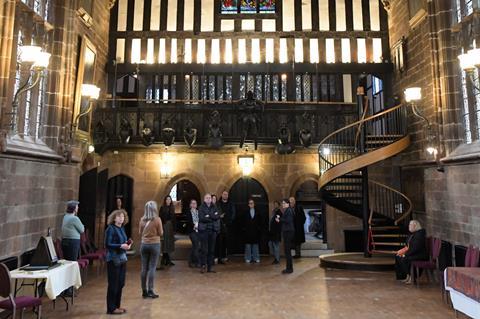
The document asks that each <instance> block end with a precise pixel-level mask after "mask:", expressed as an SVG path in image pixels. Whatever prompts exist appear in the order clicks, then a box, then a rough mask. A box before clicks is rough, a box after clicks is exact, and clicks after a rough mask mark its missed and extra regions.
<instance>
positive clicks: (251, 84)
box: [247, 74, 255, 92]
mask: <svg viewBox="0 0 480 319" xmlns="http://www.w3.org/2000/svg"><path fill="white" fill-rule="evenodd" d="M254 90H255V79H254V77H253V75H250V74H249V75H248V77H247V92H248V91H252V92H255V91H254Z"/></svg>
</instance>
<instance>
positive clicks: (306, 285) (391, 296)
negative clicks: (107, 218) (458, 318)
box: [28, 258, 455, 319]
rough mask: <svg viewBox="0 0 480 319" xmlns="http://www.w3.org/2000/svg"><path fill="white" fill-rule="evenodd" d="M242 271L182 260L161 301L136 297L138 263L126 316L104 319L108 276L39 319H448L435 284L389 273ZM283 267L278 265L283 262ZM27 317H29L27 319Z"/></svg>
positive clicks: (163, 280)
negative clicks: (204, 270) (206, 270)
mask: <svg viewBox="0 0 480 319" xmlns="http://www.w3.org/2000/svg"><path fill="white" fill-rule="evenodd" d="M270 262H271V259H270V258H263V259H262V263H261V264H254V265H247V264H244V263H243V262H242V259H240V258H238V259H236V260H234V261H232V262H231V263H230V264H229V265H227V266H222V265H221V266H218V267H217V268H216V270H218V273H216V274H203V275H202V274H200V273H199V272H198V271H197V270H196V269H190V268H188V267H187V265H186V262H185V261H178V262H177V265H176V266H174V267H172V268H170V269H169V270H166V271H158V272H157V278H156V284H155V288H156V291H157V293H159V294H160V298H159V299H156V300H151V299H148V300H144V299H142V298H141V291H140V279H139V277H140V274H139V268H140V264H139V260H138V259H133V260H130V261H129V263H128V271H127V284H126V287H125V288H124V290H123V291H124V297H123V303H122V306H123V307H125V308H127V310H128V313H127V314H125V315H122V316H107V315H106V314H105V312H106V306H105V293H106V276H105V275H103V276H100V277H95V275H94V271H91V272H90V277H89V279H88V282H86V283H85V284H84V286H83V287H82V288H81V289H80V291H79V295H78V297H77V298H76V302H75V305H74V306H73V308H72V309H71V310H70V311H69V312H68V313H66V312H65V308H64V307H63V306H61V305H60V303H57V309H56V310H53V309H52V306H51V303H47V304H44V316H43V318H89V319H90V318H108V317H114V318H115V317H120V318H138V319H141V318H142V319H143V318H168V319H178V318H188V319H192V318H195V319H200V318H228V319H231V318H249V319H250V318H295V319H297V318H298V319H302V318H339V319H341V318H356V319H361V318H375V319H377V318H382V319H383V318H418V319H427V318H428V319H437V318H438V319H440V318H454V317H455V316H454V313H453V311H452V310H451V309H450V308H449V307H447V306H446V305H444V304H443V303H442V300H441V295H440V290H439V289H440V288H439V286H438V284H436V285H433V284H432V285H428V284H426V283H424V285H423V286H422V287H421V288H415V287H412V286H407V285H405V284H402V283H400V282H396V281H395V280H394V275H393V273H390V272H379V273H374V272H360V271H349V270H329V269H323V268H320V267H319V266H318V259H317V258H305V259H302V260H300V261H298V262H297V261H296V262H295V264H294V268H295V272H294V273H293V274H291V275H287V276H286V275H281V274H280V271H281V270H282V268H283V263H282V266H273V265H270ZM282 262H283V260H282ZM31 316H32V314H31V313H29V314H28V317H31Z"/></svg>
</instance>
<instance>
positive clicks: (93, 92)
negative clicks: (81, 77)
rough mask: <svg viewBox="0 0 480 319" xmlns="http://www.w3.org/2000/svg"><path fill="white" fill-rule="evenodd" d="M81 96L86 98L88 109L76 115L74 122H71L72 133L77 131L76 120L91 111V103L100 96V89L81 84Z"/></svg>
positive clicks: (91, 85)
mask: <svg viewBox="0 0 480 319" xmlns="http://www.w3.org/2000/svg"><path fill="white" fill-rule="evenodd" d="M81 94H82V96H83V97H86V98H88V108H87V109H86V110H85V111H83V112H81V113H78V114H77V116H76V117H75V120H74V121H73V128H74V131H76V130H77V126H78V120H79V119H80V117H82V116H84V115H86V114H88V113H90V112H91V111H92V108H93V103H94V102H95V101H96V100H98V98H99V96H100V88H99V87H97V86H95V85H93V84H82V88H81Z"/></svg>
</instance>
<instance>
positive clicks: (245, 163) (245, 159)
mask: <svg viewBox="0 0 480 319" xmlns="http://www.w3.org/2000/svg"><path fill="white" fill-rule="evenodd" d="M237 161H238V165H239V166H240V168H241V170H242V173H243V176H248V175H250V174H251V173H252V171H253V164H254V162H255V157H254V156H253V155H239V156H238V157H237Z"/></svg>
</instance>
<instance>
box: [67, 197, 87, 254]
mask: <svg viewBox="0 0 480 319" xmlns="http://www.w3.org/2000/svg"><path fill="white" fill-rule="evenodd" d="M78 204H80V203H79V202H78V201H76V200H71V201H68V202H67V211H66V212H65V215H64V216H63V222H62V251H63V257H64V258H65V259H66V260H71V261H77V260H78V256H79V254H80V235H81V234H82V233H83V232H84V231H85V226H83V224H82V222H81V221H80V218H78V216H77V214H78Z"/></svg>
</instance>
